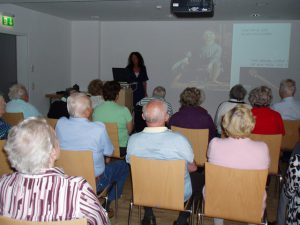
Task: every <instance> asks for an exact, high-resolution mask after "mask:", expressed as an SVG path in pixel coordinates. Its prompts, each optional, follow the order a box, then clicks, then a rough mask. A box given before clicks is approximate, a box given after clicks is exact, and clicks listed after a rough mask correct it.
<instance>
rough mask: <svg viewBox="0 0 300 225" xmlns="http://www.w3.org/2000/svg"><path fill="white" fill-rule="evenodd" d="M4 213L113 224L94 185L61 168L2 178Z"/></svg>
mask: <svg viewBox="0 0 300 225" xmlns="http://www.w3.org/2000/svg"><path fill="white" fill-rule="evenodd" d="M0 215H3V216H7V217H10V218H14V219H18V220H29V221H61V220H71V219H76V218H83V217H85V218H87V220H88V223H89V224H90V225H106V224H110V222H109V220H108V217H107V213H106V212H105V210H104V209H103V208H102V206H101V205H100V203H99V201H98V199H97V197H96V195H95V194H94V192H93V190H92V188H91V186H90V185H89V184H88V183H87V181H86V180H85V179H83V178H82V177H75V176H67V175H65V174H64V172H63V171H62V170H60V169H59V168H51V169H47V170H44V171H43V172H41V173H39V174H35V175H29V174H22V173H19V172H16V173H12V174H6V175H3V176H2V177H1V178H0Z"/></svg>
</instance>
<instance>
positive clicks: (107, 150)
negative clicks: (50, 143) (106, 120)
mask: <svg viewBox="0 0 300 225" xmlns="http://www.w3.org/2000/svg"><path fill="white" fill-rule="evenodd" d="M55 131H56V135H57V138H58V140H59V143H60V147H61V149H63V150H78V151H82V150H91V151H92V152H93V160H94V171H95V176H99V175H101V174H102V173H103V172H104V169H105V162H104V155H105V156H110V155H111V154H112V153H113V145H112V143H111V141H110V139H109V136H108V134H107V132H106V129H105V125H104V124H103V123H101V122H91V121H89V120H88V119H86V118H74V117H70V118H69V119H67V118H66V117H62V118H60V119H59V120H58V121H57V124H56V127H55Z"/></svg>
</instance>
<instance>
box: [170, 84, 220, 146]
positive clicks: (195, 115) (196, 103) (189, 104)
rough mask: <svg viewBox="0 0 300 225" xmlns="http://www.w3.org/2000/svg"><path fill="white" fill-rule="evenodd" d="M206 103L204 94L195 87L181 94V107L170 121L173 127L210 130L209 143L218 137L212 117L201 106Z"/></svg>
mask: <svg viewBox="0 0 300 225" xmlns="http://www.w3.org/2000/svg"><path fill="white" fill-rule="evenodd" d="M203 101H204V93H203V92H202V91H201V90H200V89H198V88H195V87H188V88H186V89H185V90H184V91H183V92H182V93H181V94H180V104H181V107H180V109H179V111H178V112H176V113H175V114H174V115H173V116H172V117H171V118H170V121H169V123H168V124H169V126H170V127H171V126H172V125H174V126H177V127H183V128H191V129H208V130H209V141H210V140H211V139H212V138H214V137H215V136H216V128H215V125H214V122H213V120H212V118H211V116H210V115H209V114H208V112H207V111H206V109H204V108H202V107H201V106H200V105H201V104H202V102H203Z"/></svg>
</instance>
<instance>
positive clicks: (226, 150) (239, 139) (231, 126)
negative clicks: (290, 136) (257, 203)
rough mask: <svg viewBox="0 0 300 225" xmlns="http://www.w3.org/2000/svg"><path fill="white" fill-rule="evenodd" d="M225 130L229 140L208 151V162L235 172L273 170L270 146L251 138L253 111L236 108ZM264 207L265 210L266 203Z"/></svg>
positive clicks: (219, 221) (225, 122) (215, 143)
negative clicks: (237, 170)
mask: <svg viewBox="0 0 300 225" xmlns="http://www.w3.org/2000/svg"><path fill="white" fill-rule="evenodd" d="M222 126H223V129H224V131H225V133H226V135H227V136H228V138H214V139H212V140H211V142H210V143H209V146H208V151H207V158H208V162H210V163H212V164H215V165H219V166H224V167H228V168H234V169H246V170H262V169H267V168H269V164H270V157H269V150H268V147H267V145H266V144H265V143H264V142H258V141H253V140H251V139H250V138H249V136H250V134H251V131H252V130H253V128H254V126H255V118H254V116H253V115H252V112H251V110H250V109H249V108H247V107H246V106H245V105H238V106H236V107H234V108H233V109H231V110H230V111H228V112H227V113H226V114H225V115H224V118H223V120H222ZM265 199H266V196H265ZM265 199H264V202H265ZM263 207H264V208H265V203H264V204H263ZM262 212H263V209H262ZM214 223H215V225H223V220H222V219H214Z"/></svg>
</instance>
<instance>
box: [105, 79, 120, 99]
mask: <svg viewBox="0 0 300 225" xmlns="http://www.w3.org/2000/svg"><path fill="white" fill-rule="evenodd" d="M120 90H121V85H120V84H119V83H118V82H117V81H107V82H105V83H104V85H103V90H102V92H103V98H104V100H105V101H115V100H116V99H117V96H118V94H119V92H120Z"/></svg>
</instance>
